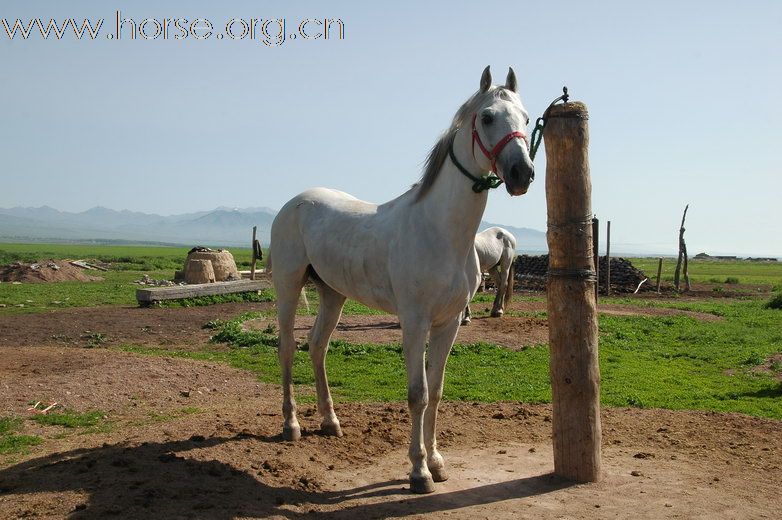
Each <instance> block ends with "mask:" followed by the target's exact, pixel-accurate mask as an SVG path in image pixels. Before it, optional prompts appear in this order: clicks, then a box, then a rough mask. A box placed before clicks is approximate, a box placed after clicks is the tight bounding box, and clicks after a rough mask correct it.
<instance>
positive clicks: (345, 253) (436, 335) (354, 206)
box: [270, 67, 534, 493]
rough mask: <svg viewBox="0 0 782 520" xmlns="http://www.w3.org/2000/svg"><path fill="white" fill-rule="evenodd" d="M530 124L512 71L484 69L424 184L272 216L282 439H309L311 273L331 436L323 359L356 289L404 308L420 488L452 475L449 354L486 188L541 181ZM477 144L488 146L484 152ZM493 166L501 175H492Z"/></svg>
mask: <svg viewBox="0 0 782 520" xmlns="http://www.w3.org/2000/svg"><path fill="white" fill-rule="evenodd" d="M411 117H414V115H411ZM528 123H529V117H528V115H527V112H526V111H525V109H524V107H523V106H522V103H521V100H520V99H519V96H518V94H517V93H516V76H515V74H514V73H513V70H512V69H511V70H510V71H509V72H508V77H507V80H506V82H505V85H504V86H493V85H492V84H491V73H490V72H489V68H488V67H486V69H485V70H484V71H483V75H482V76H481V81H480V89H479V90H478V92H476V93H475V94H474V95H473V96H472V97H470V99H468V100H467V101H466V102H465V103H464V105H463V106H462V107H461V108H460V109H459V110H458V112H457V113H456V115H455V116H454V119H453V123H452V124H451V127H450V128H449V129H448V130H447V131H446V132H445V133H444V134H443V135H442V136H441V138H440V139H439V141H438V142H437V143H436V144H435V145H434V147H433V148H432V150H431V152H430V153H429V156H428V158H427V161H426V166H425V171H424V174H423V176H422V178H421V181H420V182H419V183H417V184H415V185H414V186H413V187H412V188H411V189H410V190H408V191H407V192H406V193H404V194H402V195H401V196H399V197H397V198H396V199H394V200H392V201H390V202H387V203H385V204H381V205H376V204H371V203H368V202H364V201H361V200H358V199H356V198H355V197H352V196H351V195H348V194H347V193H343V192H340V191H337V190H333V189H327V188H315V189H311V190H308V191H305V192H304V193H301V194H300V195H298V196H296V197H294V198H293V199H291V200H290V201H289V202H288V203H287V204H285V206H284V207H283V208H282V209H281V210H280V212H279V213H278V214H277V217H276V218H275V219H274V223H273V224H272V230H271V253H270V261H271V262H272V263H273V265H274V270H273V271H272V273H273V274H272V278H273V281H274V288H275V290H276V292H277V313H278V321H279V331H280V346H279V359H280V365H281V368H282V389H283V403H282V411H283V416H284V423H283V438H284V439H287V440H296V439H298V438H299V437H300V436H301V430H300V427H299V422H298V420H297V418H296V403H295V400H294V398H293V385H292V382H291V371H292V365H293V355H294V352H295V350H296V341H295V340H294V337H293V327H294V318H295V314H296V304H297V302H298V299H299V294H300V293H301V289H302V286H303V285H304V283H305V282H306V281H307V279H308V278H309V279H311V280H312V281H313V282H314V283H315V285H316V287H317V290H318V293H319V295H320V307H319V310H318V316H317V319H316V321H315V324H314V326H313V327H312V330H311V331H310V335H309V353H310V356H311V358H312V364H313V367H314V372H315V385H316V390H317V394H318V410H319V411H320V413H321V415H322V417H323V421H322V423H321V433H323V434H326V435H336V436H341V435H342V430H341V428H340V425H339V420H338V419H337V416H336V414H335V413H334V406H333V403H332V400H331V394H330V392H329V387H328V381H327V379H326V366H325V356H326V351H327V349H328V342H329V339H330V337H331V333H332V331H333V330H334V328H335V326H336V324H337V322H338V321H339V318H340V314H341V312H342V306H343V304H344V302H345V299H346V298H353V299H354V300H358V301H359V302H362V303H364V304H365V305H367V306H369V307H373V308H376V309H381V310H384V311H386V312H389V313H393V314H397V315H398V316H399V323H400V325H401V327H402V349H403V352H404V358H405V366H406V369H407V395H408V404H409V409H410V422H411V424H412V431H411V439H410V450H409V457H410V461H411V463H412V470H411V473H410V489H411V490H412V491H413V492H416V493H429V492H432V491H434V484H433V482H434V481H437V482H440V481H444V480H446V479H447V475H446V471H445V465H444V462H443V457H442V456H441V455H440V453H439V452H438V451H437V442H436V439H435V423H436V420H437V407H438V404H439V401H440V398H441V396H442V389H443V374H444V369H445V362H446V358H447V357H448V353H449V352H450V349H451V346H452V345H453V341H454V338H455V337H456V332H457V330H458V329H459V322H460V318H461V314H462V311H463V310H464V307H465V305H466V304H467V302H468V301H470V299H471V297H472V296H473V294H474V293H475V291H476V290H477V287H478V281H479V276H480V272H479V269H478V258H477V255H476V254H475V248H474V247H473V243H474V239H475V233H476V231H477V230H478V224H479V223H480V221H481V217H482V215H483V210H484V208H485V206H486V199H487V196H488V195H487V191H486V189H488V188H489V187H496V186H497V185H498V184H499V183H500V182H501V181H504V182H505V187H506V189H507V191H508V193H510V194H511V195H522V194H524V193H526V192H527V189H528V188H529V184H530V182H532V180H533V178H534V169H533V166H532V161H531V159H530V156H529V150H528V143H527V135H526V133H524V128H525V127H526V125H527V124H528ZM484 143H485V144H484ZM476 144H477V145H478V148H479V149H480V152H482V153H477V154H476V153H475V145H476ZM491 171H494V172H495V173H496V175H497V176H498V177H499V179H497V178H496V177H491V176H489V175H488V174H489V172H491ZM427 337H428V339H429V350H428V355H425V350H426V343H427Z"/></svg>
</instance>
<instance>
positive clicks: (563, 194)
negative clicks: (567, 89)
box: [545, 102, 602, 482]
mask: <svg viewBox="0 0 782 520" xmlns="http://www.w3.org/2000/svg"><path fill="white" fill-rule="evenodd" d="M587 119H588V112H587V108H586V106H585V105H584V104H583V103H580V102H575V103H566V104H564V105H554V106H553V107H551V110H550V113H549V118H548V120H547V122H546V134H545V139H546V162H547V167H546V204H547V207H548V233H547V239H548V247H549V270H548V323H549V348H550V352H551V363H550V375H551V388H552V398H553V415H552V429H553V446H554V472H555V473H556V474H557V475H559V476H561V477H564V478H567V479H570V480H575V481H578V482H594V481H596V480H599V479H600V474H601V456H600V453H601V452H600V440H601V436H602V434H601V425H600V367H599V365H598V356H597V309H596V305H595V298H594V295H593V294H592V292H593V291H594V283H595V280H594V271H593V267H594V258H593V252H592V226H591V225H590V223H591V215H592V202H591V197H592V183H591V180H590V176H589V160H588V142H589V134H588V126H587Z"/></svg>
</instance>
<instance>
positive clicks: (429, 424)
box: [424, 318, 459, 482]
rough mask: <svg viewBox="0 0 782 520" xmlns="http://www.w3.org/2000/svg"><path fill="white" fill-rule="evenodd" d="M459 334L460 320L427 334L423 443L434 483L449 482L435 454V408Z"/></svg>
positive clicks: (443, 466) (439, 458)
mask: <svg viewBox="0 0 782 520" xmlns="http://www.w3.org/2000/svg"><path fill="white" fill-rule="evenodd" d="M458 330H459V319H458V318H457V319H455V320H453V321H451V322H449V323H446V324H445V325H442V326H440V327H432V331H431V333H430V334H429V354H428V356H427V368H426V381H427V384H428V386H429V405H428V406H427V407H426V413H425V414H424V442H425V444H426V453H427V461H426V463H427V466H428V467H429V471H430V472H431V473H432V479H433V480H434V481H435V482H443V481H445V480H448V474H447V473H446V471H445V461H444V460H443V456H442V455H440V452H439V451H437V406H438V405H439V404H440V399H442V397H443V376H444V374H445V362H446V360H447V359H448V353H449V352H451V346H453V340H454V339H455V338H456V332H457V331H458Z"/></svg>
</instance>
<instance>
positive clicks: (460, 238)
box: [417, 132, 488, 256]
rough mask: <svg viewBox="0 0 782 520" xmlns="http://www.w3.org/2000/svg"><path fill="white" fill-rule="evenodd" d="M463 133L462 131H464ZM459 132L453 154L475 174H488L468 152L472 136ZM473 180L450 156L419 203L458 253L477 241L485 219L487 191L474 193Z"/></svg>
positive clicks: (428, 218)
mask: <svg viewBox="0 0 782 520" xmlns="http://www.w3.org/2000/svg"><path fill="white" fill-rule="evenodd" d="M461 133H462V132H460V134H461ZM464 137H465V136H463V135H461V136H460V135H457V137H456V141H455V143H454V153H455V154H456V157H457V159H458V160H459V162H461V163H462V164H463V165H464V166H465V167H467V168H468V170H469V171H470V172H473V175H476V176H479V175H485V173H486V172H481V171H479V169H478V167H477V165H476V163H475V161H474V159H473V158H472V156H471V155H470V154H469V152H468V150H469V139H465V138H464ZM472 185H473V181H471V180H470V179H468V178H467V177H466V176H465V175H464V174H462V173H461V172H460V171H459V170H458V169H457V167H456V166H455V165H454V163H453V161H451V159H450V158H449V159H447V160H446V161H445V164H443V166H442V169H441V170H440V173H439V175H438V176H437V180H435V182H434V184H433V185H432V187H431V189H430V191H429V193H427V194H426V196H424V198H423V199H422V200H421V201H419V202H418V204H417V205H419V206H420V209H421V210H422V211H423V213H424V218H426V219H427V222H428V223H430V224H432V225H434V226H435V227H436V228H437V229H438V232H439V233H440V236H442V237H443V238H445V239H446V240H447V242H448V244H449V246H450V247H452V248H453V250H454V252H455V253H457V254H463V255H465V256H466V255H467V254H468V252H469V251H470V250H471V248H472V246H473V243H474V241H475V233H477V232H478V226H479V225H480V223H481V218H483V211H484V209H485V208H486V200H487V198H488V191H482V192H480V193H475V192H474V191H473V190H472Z"/></svg>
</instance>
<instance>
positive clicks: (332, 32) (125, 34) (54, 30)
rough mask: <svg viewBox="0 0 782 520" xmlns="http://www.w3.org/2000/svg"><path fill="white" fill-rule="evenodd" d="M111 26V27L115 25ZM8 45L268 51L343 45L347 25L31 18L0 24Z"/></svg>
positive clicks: (243, 20)
mask: <svg viewBox="0 0 782 520" xmlns="http://www.w3.org/2000/svg"><path fill="white" fill-rule="evenodd" d="M112 22H113V23H112ZM0 23H2V26H3V27H2V28H3V30H4V33H5V34H4V36H5V37H7V38H8V40H22V41H26V40H29V39H43V40H49V39H54V40H62V39H64V38H74V39H76V40H98V39H100V38H103V39H106V40H114V41H119V40H147V41H149V40H175V41H179V40H187V39H191V40H210V39H212V40H234V41H237V40H238V41H251V42H257V43H260V44H263V45H264V46H267V47H279V46H280V45H282V44H284V43H286V42H290V41H296V40H299V41H301V40H304V41H326V40H344V39H345V23H344V22H343V21H342V19H340V18H304V19H298V20H288V19H286V18H268V19H266V18H260V17H259V18H231V19H230V20H227V21H226V22H225V23H214V22H212V21H211V20H209V19H207V18H195V19H188V18H174V17H172V18H163V19H157V18H138V17H136V18H131V17H128V16H123V15H122V13H121V12H120V11H116V13H115V16H114V19H113V20H110V21H109V22H108V23H106V19H104V18H98V19H97V21H94V22H93V20H92V19H90V18H84V19H81V20H78V19H75V18H68V19H65V20H59V21H58V20H55V19H49V20H44V19H41V18H32V19H29V20H22V19H19V18H17V19H15V20H14V21H11V20H8V19H5V18H3V19H1V20H0Z"/></svg>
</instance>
